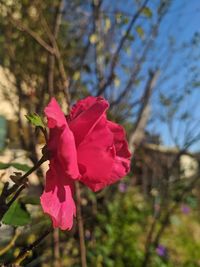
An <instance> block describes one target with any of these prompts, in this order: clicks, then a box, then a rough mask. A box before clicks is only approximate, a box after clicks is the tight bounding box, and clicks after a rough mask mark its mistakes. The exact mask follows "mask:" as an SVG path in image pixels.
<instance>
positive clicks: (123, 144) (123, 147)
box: [107, 121, 131, 159]
mask: <svg viewBox="0 0 200 267" xmlns="http://www.w3.org/2000/svg"><path fill="white" fill-rule="evenodd" d="M107 124H108V127H109V129H110V130H111V132H112V133H113V135H114V144H115V149H116V154H117V156H119V157H122V158H127V159H130V157H131V153H130V151H129V149H128V143H127V141H126V134H125V131H124V128H123V127H122V126H121V125H119V124H117V123H115V122H112V121H107Z"/></svg>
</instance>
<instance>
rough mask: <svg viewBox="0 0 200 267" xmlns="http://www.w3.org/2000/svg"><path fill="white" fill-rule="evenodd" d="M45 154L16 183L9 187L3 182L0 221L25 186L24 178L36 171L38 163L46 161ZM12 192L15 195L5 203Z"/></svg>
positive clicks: (0, 197)
mask: <svg viewBox="0 0 200 267" xmlns="http://www.w3.org/2000/svg"><path fill="white" fill-rule="evenodd" d="M46 160H47V159H46V156H43V157H42V158H41V159H40V160H39V161H38V163H37V164H36V165H35V166H33V167H32V168H31V169H30V170H29V171H28V172H26V173H25V174H24V175H23V176H22V177H21V178H20V179H19V182H18V183H17V184H14V185H13V186H12V187H11V188H8V185H9V184H8V183H5V185H4V187H3V190H2V192H1V195H0V204H1V209H0V221H1V220H2V218H3V216H4V214H5V213H6V212H7V211H8V209H9V208H10V206H11V204H12V203H13V202H14V201H15V200H16V199H17V198H18V196H19V195H20V193H21V192H22V191H23V190H24V189H25V188H26V185H25V183H26V180H27V177H28V176H29V175H30V174H31V173H33V172H34V171H36V170H37V169H38V168H39V167H40V165H42V163H44V162H45V161H46ZM13 193H15V195H14V196H13V198H12V199H11V200H10V201H9V202H8V203H6V200H7V198H8V197H9V196H11V195H12V194H13Z"/></svg>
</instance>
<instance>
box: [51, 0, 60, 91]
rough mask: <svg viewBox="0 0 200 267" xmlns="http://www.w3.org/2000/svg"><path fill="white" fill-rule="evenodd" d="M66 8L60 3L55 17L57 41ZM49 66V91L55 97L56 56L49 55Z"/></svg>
mask: <svg viewBox="0 0 200 267" xmlns="http://www.w3.org/2000/svg"><path fill="white" fill-rule="evenodd" d="M63 8H64V1H63V0H60V3H59V4H58V8H57V11H56V15H55V22H54V27H53V33H52V34H53V35H54V38H55V40H56V39H57V37H58V33H59V29H60V25H61V20H62V11H63ZM48 61H49V64H48V69H49V70H48V89H49V94H50V96H53V94H54V68H55V56H54V55H51V54H50V55H49V59H48Z"/></svg>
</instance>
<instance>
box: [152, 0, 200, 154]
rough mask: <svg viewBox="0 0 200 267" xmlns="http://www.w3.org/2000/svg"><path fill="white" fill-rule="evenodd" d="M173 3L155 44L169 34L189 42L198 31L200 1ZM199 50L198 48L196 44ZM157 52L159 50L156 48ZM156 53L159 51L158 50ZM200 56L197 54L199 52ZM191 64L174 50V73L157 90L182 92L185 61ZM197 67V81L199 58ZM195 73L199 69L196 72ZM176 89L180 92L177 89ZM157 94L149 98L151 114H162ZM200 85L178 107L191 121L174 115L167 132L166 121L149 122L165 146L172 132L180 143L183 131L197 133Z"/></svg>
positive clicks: (179, 41)
mask: <svg viewBox="0 0 200 267" xmlns="http://www.w3.org/2000/svg"><path fill="white" fill-rule="evenodd" d="M172 3H173V4H172V6H171V8H170V10H169V12H168V14H167V15H166V17H165V19H164V21H163V22H162V25H161V28H160V34H159V40H158V43H161V44H164V43H165V42H167V38H168V37H169V36H172V37H174V38H175V40H176V45H177V46H180V45H181V44H182V43H183V42H188V41H190V40H191V38H192V37H193V35H194V33H196V32H200V19H199V18H200V1H199V0H191V1H187V0H174V1H172ZM199 51H200V47H199ZM159 52H160V51H159ZM159 52H158V53H159ZM190 53H191V54H192V53H194V54H197V55H198V51H197V52H196V51H194V50H193V49H192V48H190V50H189V55H190ZM199 55H200V53H199ZM190 63H191V65H193V63H192V61H191V59H190V58H189V57H188V60H187V59H186V60H185V61H184V60H183V59H182V57H181V56H179V54H178V53H177V54H176V53H174V55H173V60H172V63H170V64H171V65H170V67H169V68H168V71H169V73H170V71H172V74H173V70H174V69H176V64H177V66H179V69H178V70H177V74H176V75H173V76H172V77H171V79H169V80H167V81H166V82H165V83H164V84H163V85H162V87H161V88H157V90H158V91H160V90H161V91H162V92H163V93H164V94H167V95H170V94H171V92H172V93H174V92H175V93H177V94H179V93H180V94H181V93H183V91H181V90H183V89H182V88H181V87H182V86H183V85H184V84H186V83H187V78H188V77H189V75H191V73H188V72H187V71H186V70H185V66H186V64H190ZM195 65H196V66H197V69H199V81H200V64H199V62H198V60H197V61H196V62H195ZM197 73H198V72H197ZM178 91H179V92H178ZM157 97H158V94H157V93H155V94H154V96H153V99H152V115H153V116H157V115H158V113H162V112H163V114H165V112H164V111H163V109H162V108H161V106H160V105H154V104H155V103H157V101H156V99H157ZM199 101H200V88H193V89H192V91H191V93H190V94H189V95H187V96H186V97H185V99H184V100H183V101H182V103H181V106H180V113H181V112H184V111H187V112H189V113H190V115H191V117H192V120H191V119H188V120H189V121H190V122H188V123H186V122H185V121H181V120H180V119H179V116H178V114H177V118H176V119H175V120H174V122H173V125H172V128H173V130H172V131H171V132H172V134H170V131H169V127H168V126H167V124H166V123H162V122H161V121H160V120H156V121H155V122H154V123H153V124H152V125H151V124H150V125H149V129H150V130H151V131H153V132H154V133H159V134H160V135H161V136H162V139H163V143H164V144H165V145H167V146H174V140H173V138H172V136H171V135H173V137H174V138H175V139H176V141H177V142H178V143H179V144H180V145H181V144H182V143H183V139H184V137H185V133H186V132H187V131H188V130H189V129H194V131H193V134H196V133H198V132H200V105H199ZM191 121H192V122H191ZM191 150H193V151H199V150H200V141H198V142H196V143H195V144H194V145H193V146H192V147H191Z"/></svg>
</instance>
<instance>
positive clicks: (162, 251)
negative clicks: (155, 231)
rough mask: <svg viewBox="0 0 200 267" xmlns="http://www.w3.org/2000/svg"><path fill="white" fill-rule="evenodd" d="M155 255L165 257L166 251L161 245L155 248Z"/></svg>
mask: <svg viewBox="0 0 200 267" xmlns="http://www.w3.org/2000/svg"><path fill="white" fill-rule="evenodd" d="M156 253H157V254H158V256H160V257H164V256H166V253H167V250H166V248H165V247H164V246H163V245H158V247H157V248H156Z"/></svg>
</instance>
